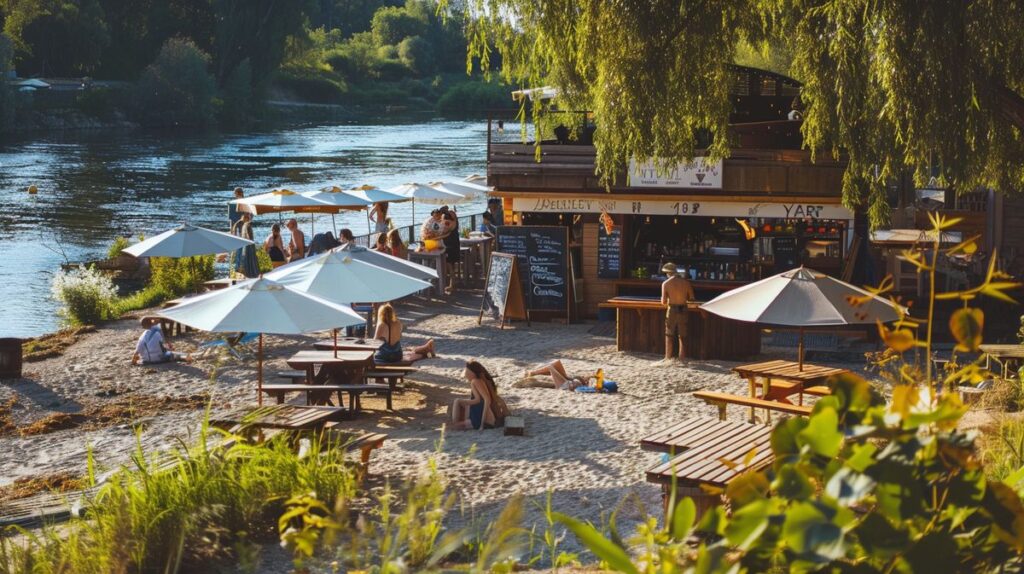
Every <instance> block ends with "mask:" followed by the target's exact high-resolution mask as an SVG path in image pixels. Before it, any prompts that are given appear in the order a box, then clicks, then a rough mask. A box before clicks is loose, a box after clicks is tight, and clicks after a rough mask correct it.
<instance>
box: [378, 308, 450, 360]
mask: <svg viewBox="0 0 1024 574" xmlns="http://www.w3.org/2000/svg"><path fill="white" fill-rule="evenodd" d="M373 338H374V339H379V340H381V341H383V343H382V344H381V346H380V348H378V349H377V352H376V353H374V354H373V360H374V361H375V362H377V363H399V362H410V363H411V362H413V361H419V360H420V359H426V358H427V357H436V356H437V349H435V348H434V340H433V339H428V340H427V342H426V344H423V345H420V346H418V347H413V348H412V350H411V351H407V352H404V353H403V352H402V322H401V321H399V320H398V315H397V314H396V313H395V308H394V307H392V306H391V303H385V304H383V305H381V306H380V309H379V310H378V311H377V330H376V332H374V334H373Z"/></svg>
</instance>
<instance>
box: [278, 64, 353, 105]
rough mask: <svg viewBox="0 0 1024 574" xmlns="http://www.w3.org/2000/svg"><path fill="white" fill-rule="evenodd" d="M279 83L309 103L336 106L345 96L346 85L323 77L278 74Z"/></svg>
mask: <svg viewBox="0 0 1024 574" xmlns="http://www.w3.org/2000/svg"><path fill="white" fill-rule="evenodd" d="M277 83H278V85H280V86H281V87H282V88H284V89H286V90H289V91H291V92H292V93H294V94H295V95H296V96H297V97H299V98H300V99H302V100H303V101H307V102H315V103H319V104H336V103H338V101H339V100H340V99H341V98H342V97H343V96H344V95H345V86H344V84H342V83H340V82H338V81H337V80H332V79H331V78H328V77H326V76H322V75H306V74H303V75H298V74H293V73H290V72H284V73H281V74H278V76H277Z"/></svg>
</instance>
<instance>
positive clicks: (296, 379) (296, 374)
mask: <svg viewBox="0 0 1024 574" xmlns="http://www.w3.org/2000/svg"><path fill="white" fill-rule="evenodd" d="M277 378H279V379H287V380H289V381H291V382H292V384H294V385H304V384H306V383H307V381H306V371H281V372H279V373H277Z"/></svg>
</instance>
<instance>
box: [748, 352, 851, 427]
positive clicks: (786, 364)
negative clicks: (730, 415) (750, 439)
mask: <svg viewBox="0 0 1024 574" xmlns="http://www.w3.org/2000/svg"><path fill="white" fill-rule="evenodd" d="M732 370H733V372H735V373H736V374H738V375H739V376H741V377H743V378H744V379H746V380H747V383H748V384H749V385H750V396H751V397H757V396H758V395H757V388H758V386H760V388H761V396H760V398H763V399H767V400H780V399H784V398H786V397H789V396H792V395H796V394H799V395H800V401H799V404H801V405H802V404H803V402H804V401H803V399H804V396H803V391H804V389H805V388H808V387H813V386H819V385H823V384H824V383H825V380H826V379H828V378H829V377H832V376H836V375H842V374H844V373H848V372H850V371H849V370H848V369H840V368H837V367H825V366H821V365H812V364H810V363H804V366H803V369H801V368H800V363H797V362H796V361H783V360H775V361H765V362H763V363H753V364H750V365H740V366H738V367H733V369H732ZM758 379H761V380H760V382H759V381H758ZM750 421H751V422H753V421H754V409H753V408H751V409H750Z"/></svg>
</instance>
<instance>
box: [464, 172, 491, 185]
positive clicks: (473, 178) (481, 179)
mask: <svg viewBox="0 0 1024 574" xmlns="http://www.w3.org/2000/svg"><path fill="white" fill-rule="evenodd" d="M462 181H465V182H467V183H475V184H477V185H483V186H486V185H487V176H486V175H480V174H478V173H474V174H471V175H467V176H466V177H464V178H462Z"/></svg>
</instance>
